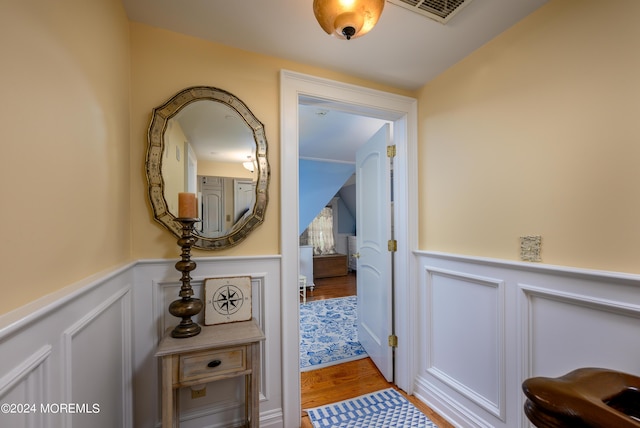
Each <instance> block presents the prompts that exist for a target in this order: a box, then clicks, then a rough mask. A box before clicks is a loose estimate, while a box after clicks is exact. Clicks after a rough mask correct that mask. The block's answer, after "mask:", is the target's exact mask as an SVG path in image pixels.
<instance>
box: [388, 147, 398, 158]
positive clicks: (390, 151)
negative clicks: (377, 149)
mask: <svg viewBox="0 0 640 428" xmlns="http://www.w3.org/2000/svg"><path fill="white" fill-rule="evenodd" d="M395 156H396V145H395V144H393V145H391V146H387V157H388V158H393V157H395Z"/></svg>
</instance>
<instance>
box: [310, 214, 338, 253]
mask: <svg viewBox="0 0 640 428" xmlns="http://www.w3.org/2000/svg"><path fill="white" fill-rule="evenodd" d="M307 232H308V235H307V237H308V245H312V246H313V254H314V255H316V256H318V255H322V254H334V253H335V252H336V247H335V243H334V240H333V210H332V209H331V207H325V208H323V209H322V211H320V214H318V216H317V217H316V218H315V219H314V220H313V221H312V222H311V224H310V225H309V228H308V229H307Z"/></svg>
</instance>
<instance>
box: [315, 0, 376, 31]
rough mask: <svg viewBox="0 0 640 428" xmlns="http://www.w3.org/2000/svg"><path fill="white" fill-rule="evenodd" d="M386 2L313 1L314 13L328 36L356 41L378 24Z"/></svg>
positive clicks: (357, 0)
mask: <svg viewBox="0 0 640 428" xmlns="http://www.w3.org/2000/svg"><path fill="white" fill-rule="evenodd" d="M384 2H385V0H313V13H314V15H315V16H316V19H317V20H318V23H319V24H320V26H321V27H322V29H323V30H324V31H326V33H327V34H330V35H332V36H336V37H338V38H340V39H347V40H351V39H355V38H356V37H360V36H364V35H365V34H367V33H368V32H369V31H370V30H371V29H372V28H373V27H374V25H376V23H377V22H378V19H379V18H380V15H381V14H382V9H383V8H384Z"/></svg>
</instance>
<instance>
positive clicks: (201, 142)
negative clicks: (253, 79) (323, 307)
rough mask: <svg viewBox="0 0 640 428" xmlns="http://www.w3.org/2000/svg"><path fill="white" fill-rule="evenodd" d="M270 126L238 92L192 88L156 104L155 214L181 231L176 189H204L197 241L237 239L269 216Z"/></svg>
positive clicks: (150, 170) (151, 165) (150, 156)
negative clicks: (267, 134)
mask: <svg viewBox="0 0 640 428" xmlns="http://www.w3.org/2000/svg"><path fill="white" fill-rule="evenodd" d="M266 151H267V143H266V138H265V135H264V127H263V125H262V123H260V121H258V120H257V118H255V116H253V114H252V113H251V111H250V110H249V109H248V108H247V107H246V106H245V105H244V104H243V103H242V101H240V100H239V99H238V98H236V97H235V96H233V95H232V94H230V93H228V92H226V91H223V90H220V89H217V88H212V87H195V88H188V89H185V90H184V91H182V92H180V93H178V94H177V95H175V96H174V97H173V98H171V99H170V100H169V101H168V102H167V103H165V104H164V105H162V106H160V107H158V108H156V109H154V111H153V118H152V121H151V126H150V127H149V149H148V152H147V165H146V166H147V178H148V181H149V196H150V198H151V203H152V206H153V210H154V217H155V219H156V220H157V221H158V222H160V223H161V224H163V225H164V226H165V227H167V228H168V229H169V230H171V231H172V232H173V233H174V234H175V235H176V236H180V226H179V224H178V223H177V222H176V221H175V218H176V217H177V215H178V193H180V192H190V193H195V194H196V195H197V196H198V214H199V218H200V219H201V220H202V221H201V222H200V223H196V232H195V233H196V237H197V238H198V239H197V241H196V244H195V245H194V247H196V248H202V249H221V248H227V247H230V246H233V245H236V244H237V243H239V242H240V241H241V240H243V239H244V238H245V237H246V235H248V233H249V232H250V231H251V230H252V229H253V228H255V227H256V226H258V225H259V224H260V223H262V221H263V216H264V211H265V210H266V204H267V185H268V180H269V169H268V162H267V158H266Z"/></svg>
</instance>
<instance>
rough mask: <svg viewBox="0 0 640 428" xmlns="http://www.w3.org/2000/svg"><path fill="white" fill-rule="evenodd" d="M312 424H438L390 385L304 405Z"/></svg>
mask: <svg viewBox="0 0 640 428" xmlns="http://www.w3.org/2000/svg"><path fill="white" fill-rule="evenodd" d="M307 414H308V415H309V419H310V420H311V423H312V424H313V426H314V428H437V427H436V425H435V424H434V423H433V422H431V420H430V419H429V418H427V417H426V416H425V415H424V413H422V412H421V411H420V410H418V409H417V408H416V407H415V406H414V405H413V404H411V403H410V402H409V401H408V400H407V399H406V398H404V397H403V396H402V395H401V394H400V393H399V392H398V391H396V390H395V389H393V388H389V389H383V390H382V391H377V392H374V393H371V394H367V395H362V396H360V397H357V398H353V399H351V400H346V401H341V402H339V403H333V404H329V405H327V406H321V407H316V408H313V409H307Z"/></svg>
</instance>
